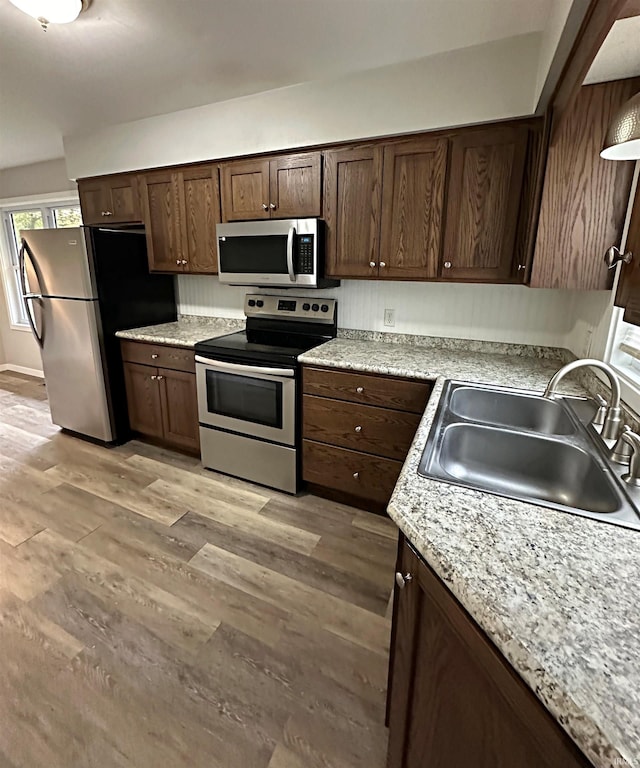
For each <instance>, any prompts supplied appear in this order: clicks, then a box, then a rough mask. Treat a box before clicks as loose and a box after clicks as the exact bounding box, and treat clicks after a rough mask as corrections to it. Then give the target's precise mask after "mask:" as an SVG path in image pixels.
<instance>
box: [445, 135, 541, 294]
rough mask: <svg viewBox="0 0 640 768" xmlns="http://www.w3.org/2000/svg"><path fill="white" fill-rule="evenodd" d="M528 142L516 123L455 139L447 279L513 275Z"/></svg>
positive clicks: (502, 278)
mask: <svg viewBox="0 0 640 768" xmlns="http://www.w3.org/2000/svg"><path fill="white" fill-rule="evenodd" d="M527 141H528V131H527V129H526V128H525V127H515V126H514V127H511V128H492V129H490V130H486V131H470V132H465V133H462V134H460V135H459V136H454V137H453V139H452V140H451V145H452V146H451V165H450V173H449V194H448V201H447V224H446V231H445V244H444V253H443V257H442V268H441V271H440V275H441V277H442V278H443V279H446V280H468V281H475V282H477V281H480V282H482V281H487V282H500V281H507V280H509V279H510V277H511V276H512V273H513V260H514V245H515V236H516V230H517V224H518V211H519V208H520V200H521V193H522V181H523V176H524V167H525V158H526V152H527Z"/></svg>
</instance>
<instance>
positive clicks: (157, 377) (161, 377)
mask: <svg viewBox="0 0 640 768" xmlns="http://www.w3.org/2000/svg"><path fill="white" fill-rule="evenodd" d="M156 379H157V380H158V381H162V379H164V376H156Z"/></svg>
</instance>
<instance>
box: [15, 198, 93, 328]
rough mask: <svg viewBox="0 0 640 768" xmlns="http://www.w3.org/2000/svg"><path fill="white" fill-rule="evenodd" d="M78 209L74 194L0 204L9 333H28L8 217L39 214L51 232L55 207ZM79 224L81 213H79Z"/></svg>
mask: <svg viewBox="0 0 640 768" xmlns="http://www.w3.org/2000/svg"><path fill="white" fill-rule="evenodd" d="M76 206H78V207H79V206H80V198H79V197H78V195H77V193H76V194H74V193H66V194H65V193H60V194H56V195H44V196H39V197H34V198H19V199H16V200H13V201H11V200H7V201H2V202H1V203H0V218H1V219H2V225H1V226H0V230H1V232H0V282H1V283H2V290H3V291H4V297H5V301H6V305H7V314H8V316H9V317H8V319H9V328H10V329H11V330H12V331H26V332H28V333H30V332H31V328H30V326H29V322H28V320H27V317H26V315H25V312H24V309H23V306H22V302H21V300H20V290H21V289H20V285H19V281H20V277H19V274H18V265H17V264H16V263H15V261H17V256H18V250H17V244H16V242H15V238H14V230H13V223H12V220H11V215H12V214H14V213H21V212H23V211H37V210H39V211H41V214H42V221H43V223H44V227H45V228H49V229H55V228H56V218H55V213H54V210H55V209H56V208H69V207H76ZM80 218H81V222H82V211H80Z"/></svg>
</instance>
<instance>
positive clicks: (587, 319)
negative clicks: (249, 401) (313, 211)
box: [178, 276, 610, 354]
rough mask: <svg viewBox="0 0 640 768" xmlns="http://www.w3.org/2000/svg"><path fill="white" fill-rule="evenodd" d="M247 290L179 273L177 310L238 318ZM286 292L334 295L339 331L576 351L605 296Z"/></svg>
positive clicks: (501, 289) (388, 285)
mask: <svg viewBox="0 0 640 768" xmlns="http://www.w3.org/2000/svg"><path fill="white" fill-rule="evenodd" d="M250 290H252V289H248V288H237V287H233V286H227V285H221V284H220V282H219V281H218V279H217V278H215V277H205V276H203V277H196V276H180V277H178V296H179V309H180V312H182V313H183V314H192V315H221V316H224V317H243V311H242V306H243V299H244V295H245V293H247V292H248V291H250ZM256 291H257V289H256ZM267 292H268V293H273V292H274V291H267ZM293 293H295V295H305V294H307V295H318V296H334V297H336V298H337V299H338V301H339V304H338V324H339V326H340V327H341V328H358V329H365V330H372V331H390V332H395V333H414V334H424V335H432V336H446V337H451V338H462V339H480V340H483V341H506V342H511V343H519V344H540V345H543V346H552V347H569V348H571V349H572V351H574V352H576V354H577V353H578V351H577V350H579V349H580V348H581V346H582V345H584V344H587V343H588V342H589V340H590V337H589V336H588V331H589V330H590V329H591V328H592V326H593V325H595V324H596V323H597V321H598V319H599V318H600V315H601V314H602V312H603V309H604V308H605V307H606V306H607V304H608V302H609V298H610V293H609V292H608V291H599V292H591V293H581V292H578V291H559V290H540V289H533V288H526V287H523V286H515V285H460V284H453V283H402V282H397V283H396V282H382V281H381V282H376V281H364V280H358V281H355V280H344V281H343V282H342V284H341V285H340V287H339V288H334V289H331V290H324V291H318V292H317V293H316V292H314V291H306V292H305V291H293ZM385 309H395V316H396V324H395V327H393V328H388V327H385V326H384V324H383V317H384V310H385Z"/></svg>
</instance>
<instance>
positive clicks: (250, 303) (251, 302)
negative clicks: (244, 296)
mask: <svg viewBox="0 0 640 768" xmlns="http://www.w3.org/2000/svg"><path fill="white" fill-rule="evenodd" d="M247 304H248V305H249V306H250V307H255V305H256V300H255V299H249V301H248V302H247Z"/></svg>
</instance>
